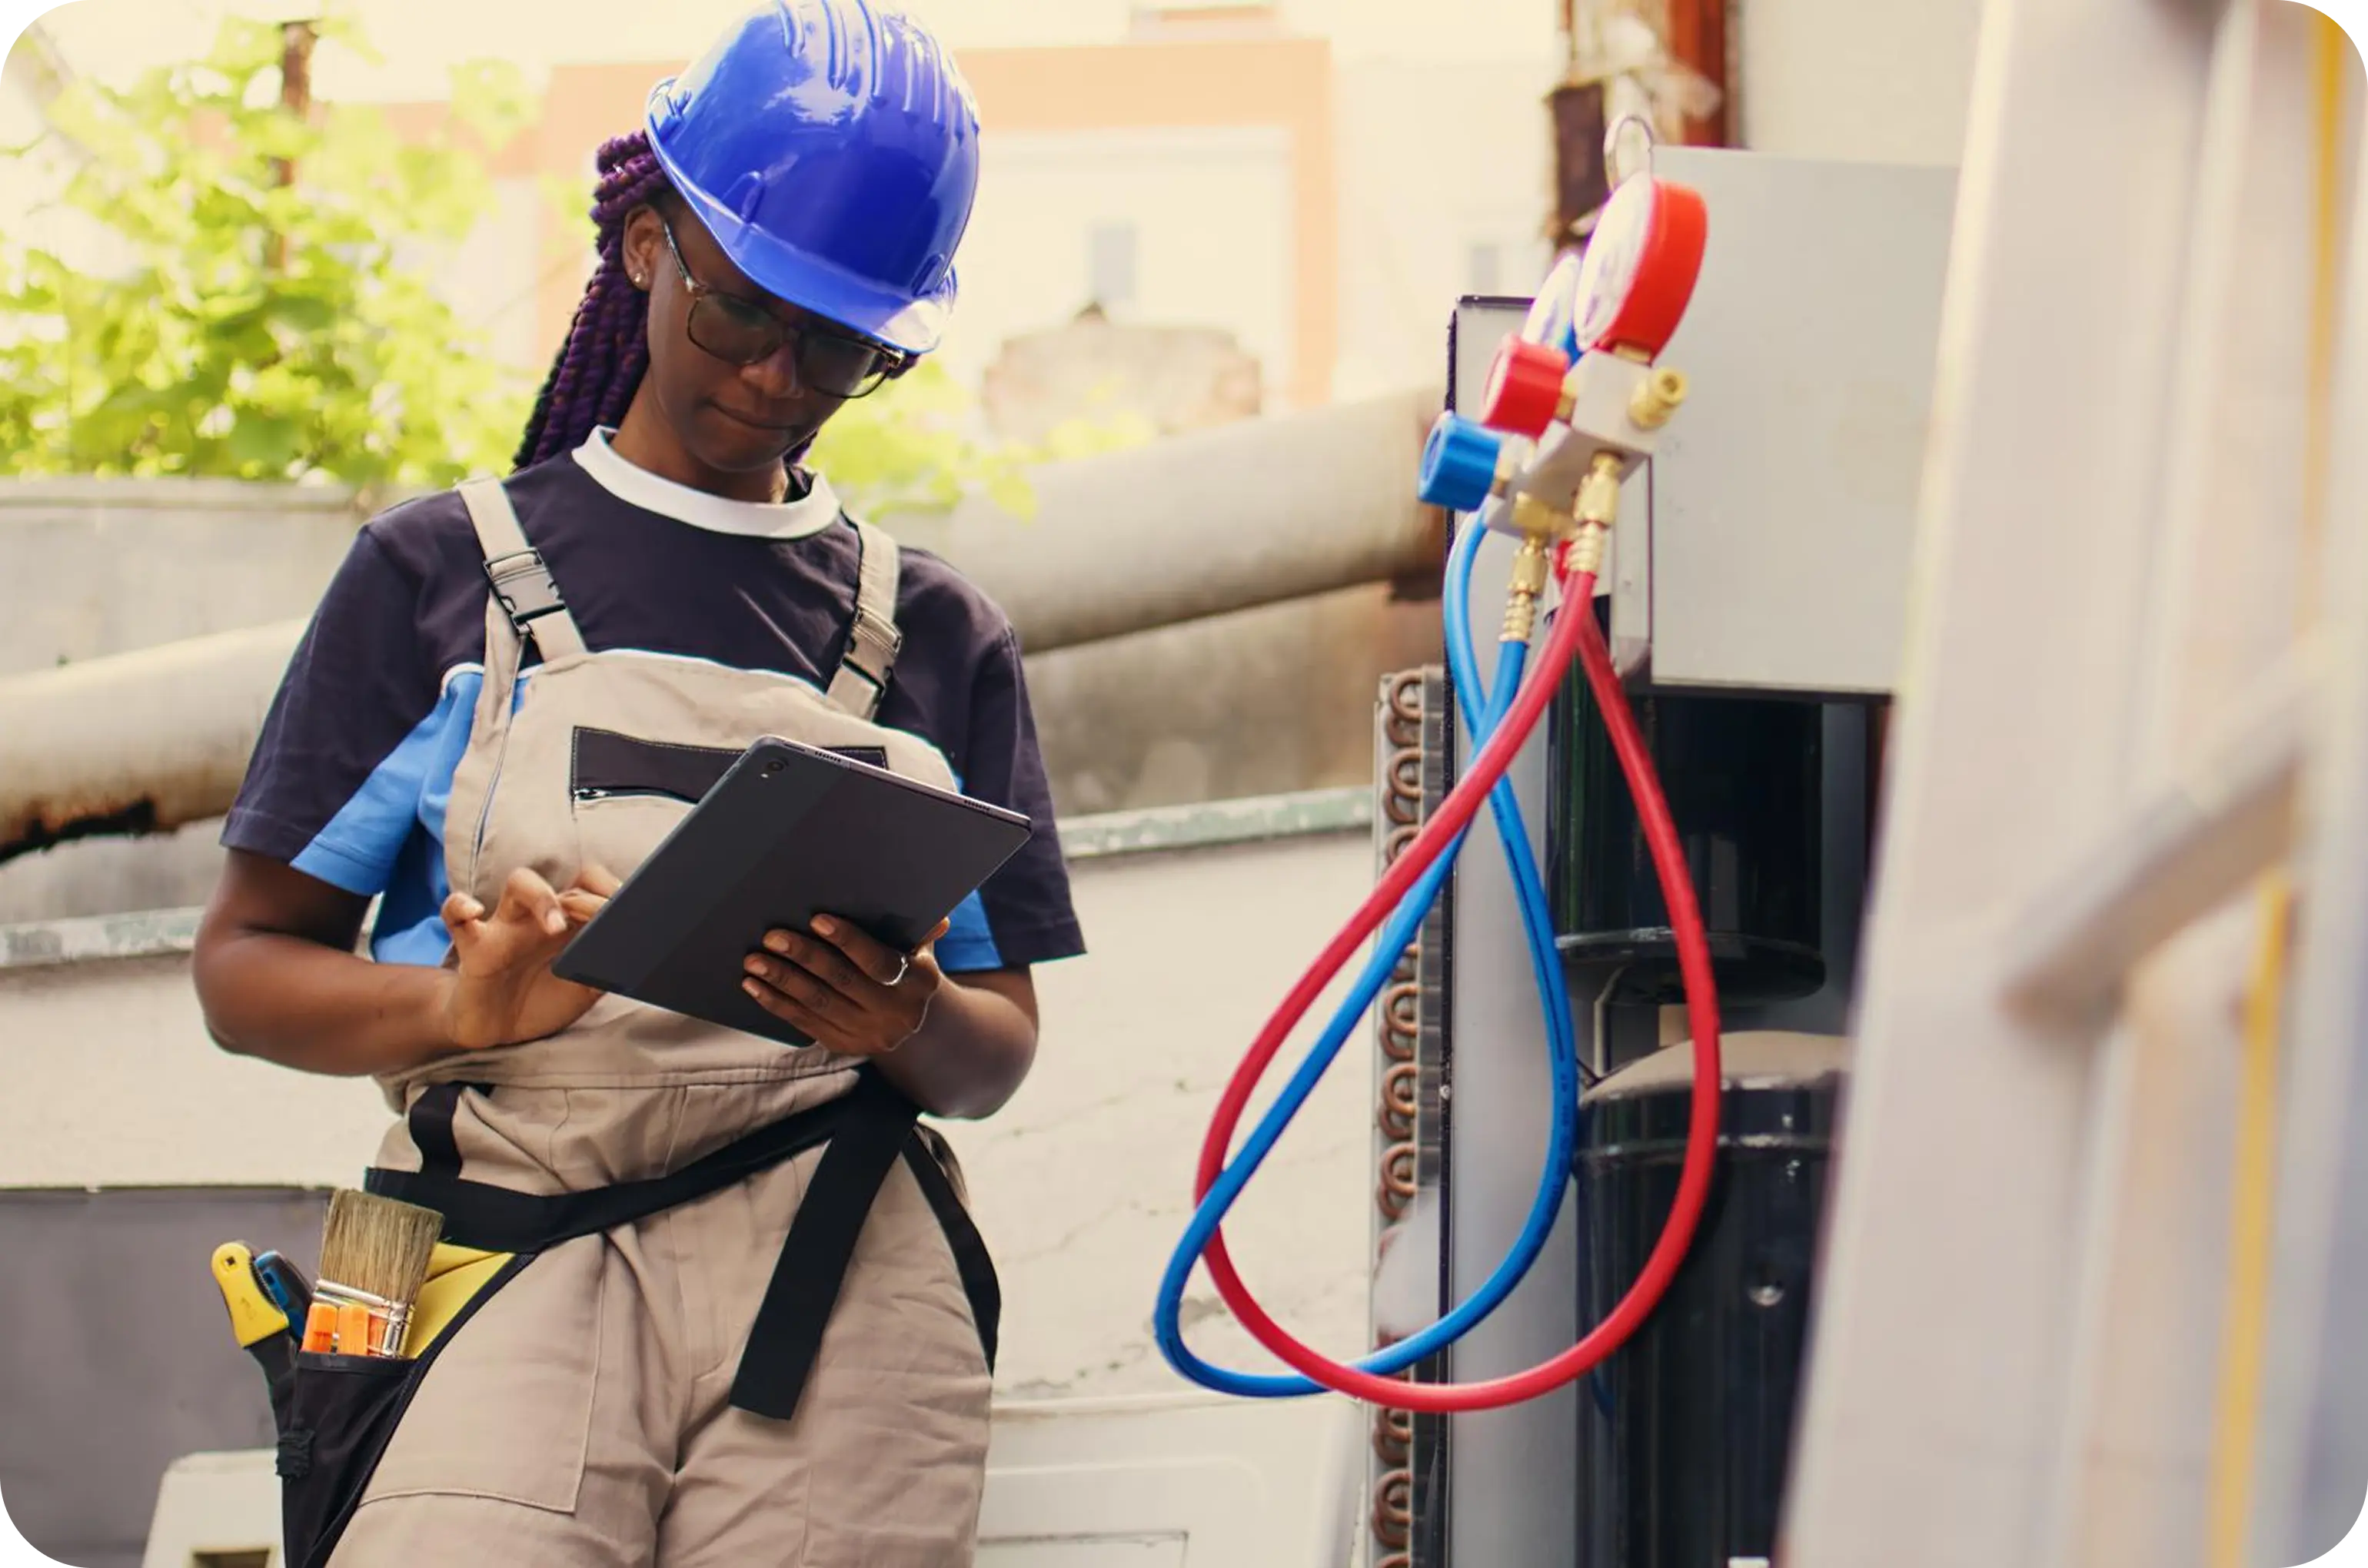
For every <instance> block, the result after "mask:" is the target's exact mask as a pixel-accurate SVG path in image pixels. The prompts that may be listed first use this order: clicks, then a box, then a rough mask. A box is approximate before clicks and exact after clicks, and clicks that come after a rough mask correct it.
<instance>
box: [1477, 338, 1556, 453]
mask: <svg viewBox="0 0 2368 1568" xmlns="http://www.w3.org/2000/svg"><path fill="white" fill-rule="evenodd" d="M1569 374H1570V361H1569V359H1567V358H1565V357H1564V356H1563V353H1562V351H1561V350H1560V349H1556V348H1549V347H1546V346H1545V345H1544V344H1543V343H1529V342H1525V341H1524V340H1522V339H1521V338H1519V337H1508V338H1507V339H1505V346H1504V347H1502V348H1499V349H1497V362H1496V364H1494V365H1493V366H1491V367H1489V370H1488V391H1487V394H1486V398H1485V399H1484V400H1483V401H1482V403H1481V405H1480V422H1481V423H1482V424H1484V425H1486V426H1489V427H1490V428H1491V429H1496V430H1509V431H1511V432H1512V433H1513V434H1514V435H1517V436H1527V437H1529V438H1530V439H1531V440H1532V441H1534V440H1536V439H1537V438H1538V437H1541V436H1543V435H1544V434H1545V433H1546V426H1549V425H1552V424H1553V423H1554V418H1555V416H1556V415H1559V414H1560V413H1561V412H1562V383H1563V378H1564V377H1565V376H1567V375H1569Z"/></svg>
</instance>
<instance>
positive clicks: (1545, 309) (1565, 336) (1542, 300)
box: [1521, 251, 1586, 359]
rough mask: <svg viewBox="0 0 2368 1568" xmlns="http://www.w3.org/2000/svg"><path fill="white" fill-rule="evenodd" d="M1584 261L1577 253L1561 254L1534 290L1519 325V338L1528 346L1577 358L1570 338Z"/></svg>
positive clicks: (1575, 349)
mask: <svg viewBox="0 0 2368 1568" xmlns="http://www.w3.org/2000/svg"><path fill="white" fill-rule="evenodd" d="M1585 265H1586V264H1585V262H1584V260H1583V259H1582V257H1581V256H1580V255H1579V254H1578V253H1577V252H1575V251H1572V252H1565V253H1564V255H1563V258H1562V259H1561V260H1560V261H1557V262H1555V263H1554V270H1553V271H1552V272H1550V273H1548V274H1546V280H1545V282H1544V283H1543V284H1541V285H1540V286H1539V288H1538V297H1537V298H1536V299H1535V300H1533V301H1531V304H1530V313H1529V317H1528V319H1527V320H1525V321H1523V322H1522V323H1521V336H1522V337H1523V338H1524V339H1525V340H1526V341H1528V342H1531V343H1542V344H1543V345H1545V347H1548V348H1554V349H1558V350H1560V351H1561V352H1562V353H1563V354H1564V355H1565V356H1567V357H1568V358H1574V359H1576V358H1578V351H1577V347H1576V346H1575V343H1574V340H1573V337H1572V328H1573V326H1574V324H1576V322H1577V302H1578V279H1579V271H1580V269H1581V267H1584V266H1585Z"/></svg>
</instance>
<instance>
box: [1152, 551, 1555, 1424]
mask: <svg viewBox="0 0 2368 1568" xmlns="http://www.w3.org/2000/svg"><path fill="white" fill-rule="evenodd" d="M1486 531H1487V530H1486V528H1483V527H1481V526H1480V524H1479V523H1478V522H1477V521H1476V520H1475V519H1469V518H1467V519H1466V520H1465V523H1464V526H1463V528H1461V529H1460V530H1459V531H1458V533H1457V535H1456V540H1455V545H1454V548H1453V550H1452V551H1451V552H1450V554H1449V558H1448V569H1447V581H1446V591H1445V593H1444V594H1443V596H1442V598H1443V601H1444V603H1443V609H1444V616H1445V621H1446V631H1447V653H1448V666H1449V673H1450V676H1451V677H1452V680H1453V681H1454V684H1455V694H1456V703H1457V706H1458V707H1459V708H1460V709H1462V710H1463V711H1464V712H1465V713H1467V714H1474V715H1477V716H1478V717H1477V720H1476V722H1474V725H1473V731H1474V733H1473V744H1474V745H1475V746H1476V745H1480V744H1485V743H1486V740H1487V738H1488V736H1489V734H1490V733H1492V732H1493V731H1494V730H1495V729H1496V727H1497V724H1498V723H1499V722H1501V721H1502V720H1503V717H1504V714H1505V712H1506V710H1508V708H1509V707H1510V706H1511V705H1512V700H1513V697H1514V694H1515V693H1516V692H1517V691H1518V690H1519V689H1520V682H1521V672H1522V669H1523V667H1524V665H1525V664H1526V663H1527V660H1528V655H1529V648H1528V646H1527V644H1525V643H1518V642H1508V643H1505V644H1503V645H1501V646H1500V648H1499V650H1498V653H1497V672H1496V683H1495V687H1494V688H1493V690H1492V691H1491V692H1490V693H1489V695H1488V698H1487V700H1486V703H1485V704H1483V703H1481V702H1479V701H1476V700H1475V699H1476V698H1477V696H1478V694H1479V692H1480V676H1479V663H1480V661H1479V653H1478V650H1477V649H1476V648H1475V647H1474V644H1473V640H1472V604H1471V599H1472V571H1473V565H1474V562H1475V561H1476V560H1477V559H1478V557H1479V546H1480V541H1481V539H1482V537H1483V536H1484V535H1485V534H1486ZM1488 804H1489V807H1490V810H1491V812H1493V814H1494V817H1495V821H1496V826H1497V836H1498V838H1499V839H1500V840H1502V842H1503V844H1504V847H1505V858H1506V860H1507V862H1508V865H1509V866H1510V867H1511V869H1512V874H1513V887H1514V893H1515V897H1516V900H1517V901H1518V903H1520V913H1521V929H1522V934H1523V936H1524V937H1525V938H1526V941H1527V945H1528V948H1529V953H1530V967H1531V972H1532V974H1533V976H1534V978H1535V980H1536V982H1537V989H1538V997H1539V1001H1540V1002H1541V1004H1542V1005H1543V1007H1544V1011H1545V1019H1546V1036H1547V1049H1548V1052H1549V1054H1550V1056H1551V1058H1552V1066H1553V1072H1554V1096H1553V1097H1554V1115H1553V1122H1552V1128H1551V1131H1550V1132H1549V1135H1548V1138H1547V1147H1546V1159H1545V1165H1544V1168H1543V1170H1542V1171H1541V1172H1540V1174H1539V1178H1538V1190H1537V1196H1536V1198H1535V1199H1533V1200H1532V1201H1531V1206H1530V1213H1529V1218H1528V1220H1527V1221H1526V1222H1525V1223H1524V1224H1523V1226H1522V1228H1521V1233H1520V1237H1519V1238H1518V1239H1517V1240H1516V1241H1515V1242H1514V1244H1513V1247H1512V1250H1511V1251H1510V1252H1508V1254H1507V1255H1506V1256H1505V1258H1504V1261H1503V1262H1501V1263H1499V1264H1498V1265H1497V1269H1496V1272H1495V1273H1493V1274H1491V1275H1490V1276H1489V1277H1488V1278H1487V1279H1486V1281H1485V1282H1483V1283H1482V1285H1481V1286H1480V1288H1479V1289H1478V1290H1475V1291H1474V1292H1473V1294H1472V1295H1471V1296H1470V1297H1469V1298H1467V1299H1466V1300H1465V1301H1463V1302H1462V1303H1460V1304H1459V1305H1458V1306H1457V1307H1456V1308H1455V1309H1454V1310H1453V1311H1452V1312H1449V1313H1447V1315H1446V1316H1444V1317H1442V1318H1440V1320H1439V1321H1438V1322H1437V1323H1435V1324H1431V1325H1430V1326H1429V1327H1428V1328H1426V1329H1423V1330H1422V1331H1421V1332H1419V1333H1417V1334H1416V1335H1412V1336H1411V1337H1409V1338H1407V1339H1405V1340H1402V1341H1400V1342H1399V1343H1398V1344H1395V1345H1393V1346H1390V1347H1389V1348H1387V1349H1385V1350H1382V1351H1378V1352H1376V1353H1375V1354H1373V1355H1372V1356H1368V1357H1366V1358H1364V1359H1362V1360H1360V1361H1359V1362H1357V1363H1356V1365H1357V1367H1358V1368H1359V1369H1360V1370H1363V1371H1367V1372H1371V1373H1374V1374H1376V1375H1380V1376H1387V1375H1388V1374H1390V1373H1394V1372H1399V1371H1403V1370H1405V1369H1406V1368H1408V1367H1411V1366H1413V1365H1415V1364H1416V1363H1417V1362H1418V1361H1422V1360H1425V1359H1428V1358H1429V1357H1431V1356H1433V1355H1436V1354H1437V1353H1438V1352H1439V1351H1440V1350H1442V1349H1444V1348H1446V1347H1447V1346H1450V1345H1452V1344H1454V1343H1455V1341H1457V1340H1458V1339H1460V1338H1462V1337H1463V1335H1465V1334H1467V1333H1469V1332H1470V1331H1471V1330H1472V1329H1473V1328H1474V1326H1475V1325H1477V1324H1479V1323H1480V1322H1481V1321H1482V1320H1484V1319H1486V1317H1487V1316H1488V1314H1489V1313H1490V1312H1494V1311H1496V1310H1497V1307H1498V1306H1499V1305H1501V1304H1502V1303H1503V1301H1505V1299H1506V1298H1507V1297H1508V1296H1509V1295H1511V1294H1512V1293H1513V1290H1514V1289H1515V1288H1516V1287H1517V1286H1519V1285H1520V1282H1521V1279H1522V1277H1523V1276H1524V1275H1526V1274H1527V1273H1528V1272H1529V1270H1530V1266H1531V1264H1533V1263H1535V1262H1536V1261H1537V1259H1538V1256H1539V1254H1541V1253H1542V1252H1543V1251H1544V1250H1545V1244H1546V1241H1547V1238H1548V1237H1550V1236H1551V1235H1552V1234H1553V1233H1554V1220H1555V1218H1556V1216H1557V1215H1558V1214H1559V1213H1560V1211H1561V1209H1562V1201H1563V1197H1564V1194H1565V1191H1566V1190H1567V1188H1568V1187H1569V1183H1570V1180H1571V1176H1572V1156H1573V1155H1574V1153H1576V1151H1577V1142H1578V1096H1579V1074H1578V1051H1577V1028H1576V1027H1575V1025H1574V1024H1573V1022H1572V1019H1571V1012H1570V991H1569V987H1568V986H1567V985H1566V984H1565V983H1564V980H1563V974H1562V962H1561V958H1560V955H1559V953H1558V952H1557V950H1556V949H1555V946H1554V926H1553V921H1552V917H1551V916H1550V915H1549V913H1548V911H1547V907H1546V897H1545V884H1544V879H1543V875H1542V874H1541V873H1540V871H1539V869H1538V864H1537V857H1536V853H1535V851H1534V850H1533V849H1532V847H1531V843H1530V835H1529V828H1528V824H1526V823H1525V822H1524V821H1523V819H1522V816H1521V808H1520V799H1519V797H1517V796H1516V795H1515V794H1514V792H1513V785H1512V781H1511V780H1510V779H1505V780H1502V781H1500V782H1498V784H1497V787H1496V788H1495V789H1494V790H1491V791H1490V792H1489V796H1488ZM1462 850H1463V835H1457V837H1456V839H1455V840H1454V841H1453V842H1452V843H1451V844H1450V845H1449V846H1448V848H1447V851H1446V853H1445V854H1443V855H1441V856H1440V858H1439V859H1438V860H1437V861H1436V862H1435V863H1434V864H1433V865H1432V866H1431V867H1430V869H1429V870H1428V871H1426V872H1425V873H1424V874H1423V876H1422V879H1421V880H1420V881H1417V882H1416V883H1415V884H1414V886H1413V887H1412V888H1410V889H1408V890H1407V892H1406V898H1405V900H1404V901H1403V902H1402V903H1400V904H1399V905H1398V908H1397V911H1396V913H1395V914H1394V915H1392V916H1391V918H1390V923H1389V925H1388V926H1384V927H1383V930H1382V933H1381V935H1380V937H1379V938H1378V939H1377V940H1376V942H1375V943H1374V947H1373V952H1372V958H1371V959H1370V960H1368V961H1367V963H1366V965H1365V969H1364V972H1363V973H1362V974H1361V975H1360V976H1359V977H1358V980H1357V983H1356V985H1355V987H1354V988H1353V989H1352V990H1351V991H1350V992H1349V995H1348V996H1347V997H1346V998H1345V999H1344V1000H1343V1001H1342V1003H1341V1005H1340V1008H1339V1010H1338V1012H1337V1013H1335V1014H1334V1015H1333V1017H1332V1021H1331V1022H1330V1023H1329V1024H1328V1025H1327V1026H1326V1028H1325V1030H1324V1033H1323V1034H1322V1035H1321V1036H1320V1037H1319V1038H1318V1039H1317V1040H1316V1042H1315V1045H1314V1046H1312V1047H1311V1048H1309V1050H1308V1052H1307V1054H1306V1056H1305V1057H1304V1059H1303V1060H1302V1061H1301V1062H1300V1065H1299V1068H1298V1070H1297V1071H1296V1072H1295V1073H1293V1074H1292V1077H1291V1080H1290V1081H1289V1082H1288V1083H1287V1084H1286V1085H1284V1086H1283V1089H1282V1092H1281V1094H1280V1095H1279V1096H1276V1099H1275V1103H1274V1104H1273V1105H1272V1106H1271V1107H1270V1108H1269V1109H1268V1110H1267V1113H1266V1115H1265V1116H1264V1117H1263V1118H1262V1119H1260V1120H1259V1122H1258V1125H1257V1127H1256V1128H1254V1129H1252V1131H1251V1132H1250V1135H1249V1136H1248V1137H1247V1139H1246V1140H1244V1141H1243V1143H1242V1147H1241V1149H1240V1151H1239V1152H1238V1153H1235V1156H1234V1158H1233V1160H1232V1161H1231V1162H1230V1163H1228V1164H1227V1165H1226V1166H1225V1168H1224V1172H1223V1173H1221V1174H1220V1175H1219V1176H1218V1177H1217V1179H1216V1181H1215V1182H1214V1183H1213V1184H1212V1186H1211V1187H1210V1189H1209V1192H1208V1194H1207V1196H1206V1197H1205V1198H1203V1199H1201V1205H1200V1207H1199V1209H1197V1210H1195V1211H1194V1212H1193V1215H1192V1219H1191V1222H1190V1224H1189V1225H1188V1226H1187V1227H1186V1228H1185V1232H1184V1235H1183V1238H1182V1240H1181V1241H1179V1242H1178V1244H1177V1247H1176V1251H1175V1253H1174V1255H1173V1256H1170V1258H1169V1259H1168V1263H1167V1272H1166V1273H1165V1274H1164V1275H1162V1276H1161V1278H1160V1282H1159V1299H1158V1303H1157V1306H1156V1310H1155V1312H1154V1313H1153V1329H1154V1332H1155V1334H1156V1336H1157V1339H1158V1342H1159V1348H1160V1352H1161V1354H1162V1355H1164V1356H1165V1357H1166V1358H1167V1362H1168V1364H1169V1365H1170V1366H1172V1367H1174V1368H1175V1369H1177V1370H1178V1372H1181V1373H1182V1374H1183V1375H1184V1376H1186V1377H1188V1378H1190V1379H1191V1380H1192V1381H1194V1382H1197V1383H1199V1384H1201V1386H1203V1387H1205V1388H1210V1389H1213V1390H1215V1391H1217V1392H1220V1393H1228V1394H1235V1395H1239V1396H1241V1397H1244V1398H1249V1399H1288V1398H1293V1397H1296V1396H1299V1395H1303V1394H1312V1393H1319V1392H1323V1391H1322V1390H1321V1388H1319V1386H1318V1385H1317V1384H1315V1382H1314V1381H1310V1380H1309V1379H1306V1378H1303V1377H1300V1376H1298V1375H1296V1374H1274V1373H1265V1374H1260V1373H1252V1372H1239V1371H1235V1370H1233V1369H1229V1368H1224V1367H1219V1366H1215V1365H1213V1364H1212V1363H1210V1362H1208V1361H1205V1360H1202V1359H1201V1358H1200V1357H1199V1356H1197V1355H1195V1354H1193V1352H1192V1350H1191V1349H1190V1347H1189V1346H1186V1345H1185V1343H1184V1334H1183V1326H1182V1322H1181V1317H1182V1310H1183V1301H1184V1288H1185V1285H1186V1283H1187V1282H1188V1281H1189V1280H1190V1278H1191V1273H1192V1268H1193V1266H1194V1265H1195V1264H1196V1263H1198V1262H1199V1261H1200V1258H1201V1253H1202V1252H1203V1251H1204V1250H1206V1248H1207V1247H1208V1244H1209V1243H1210V1241H1211V1239H1212V1238H1213V1237H1214V1236H1215V1235H1216V1233H1217V1229H1218V1227H1219V1226H1220V1225H1221V1224H1222V1223H1223V1222H1224V1217H1225V1213H1226V1210H1229V1209H1231V1208H1232V1207H1233V1205H1234V1202H1235V1199H1238V1198H1239V1197H1240V1196H1241V1193H1242V1189H1243V1188H1244V1187H1247V1185H1248V1183H1249V1180H1250V1178H1251V1177H1252V1176H1255V1175H1256V1174H1257V1172H1258V1166H1259V1165H1260V1164H1262V1163H1263V1162H1264V1161H1265V1159H1266V1157H1267V1155H1268V1154H1269V1153H1270V1152H1271V1151H1272V1150H1273V1148H1274V1145H1275V1143H1276V1142H1277V1141H1278V1140H1279V1139H1280V1138H1281V1136H1282V1132H1283V1130H1284V1129H1285V1128H1286V1127H1288V1126H1289V1125H1290V1124H1291V1121H1292V1118H1293V1117H1295V1116H1296V1115H1298V1113H1299V1111H1300V1108H1302V1107H1303V1106H1304V1105H1305V1104H1306V1103H1307V1099H1308V1096H1310V1095H1311V1094H1313V1093H1314V1092H1315V1085H1316V1083H1317V1082H1318V1081H1319V1080H1320V1079H1321V1078H1322V1077H1323V1075H1324V1074H1325V1072H1326V1069H1328V1068H1329V1067H1330V1066H1331V1065H1332V1062H1333V1061H1334V1060H1335V1059H1336V1058H1337V1057H1338V1055H1339V1053H1340V1048H1341V1046H1342V1045H1343V1044H1345V1043H1346V1042H1347V1040H1348V1038H1349V1035H1350V1034H1351V1033H1353V1032H1354V1031H1355V1030H1356V1028H1357V1027H1358V1025H1359V1023H1360V1021H1361V1020H1362V1019H1363V1017H1364V1016H1365V1014H1366V1012H1367V1011H1368V1010H1369V1009H1371V1008H1372V1005H1373V1001H1374V998H1375V997H1377V996H1379V995H1380V994H1381V992H1382V990H1383V987H1384V986H1386V985H1387V984H1388V983H1389V982H1390V978H1391V976H1392V975H1393V974H1395V972H1396V970H1397V966H1398V961H1399V959H1400V957H1401V956H1402V955H1403V954H1404V952H1405V951H1406V948H1407V946H1408V945H1409V944H1411V943H1412V942H1413V941H1414V939H1415V937H1417V934H1418V933H1419V932H1420V930H1421V927H1422V922H1423V920H1424V918H1425V917H1426V916H1427V915H1429V911H1430V906H1431V904H1432V903H1435V902H1436V901H1437V899H1438V897H1439V894H1440V889H1441V888H1443V887H1444V886H1445V885H1446V881H1447V878H1448V875H1449V874H1450V872H1451V871H1452V869H1453V868H1454V864H1455V858H1456V856H1457V855H1458V854H1460V853H1461V852H1462Z"/></svg>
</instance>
